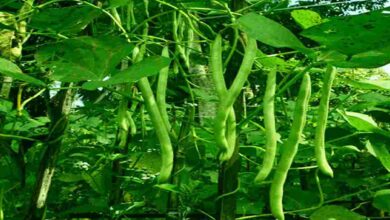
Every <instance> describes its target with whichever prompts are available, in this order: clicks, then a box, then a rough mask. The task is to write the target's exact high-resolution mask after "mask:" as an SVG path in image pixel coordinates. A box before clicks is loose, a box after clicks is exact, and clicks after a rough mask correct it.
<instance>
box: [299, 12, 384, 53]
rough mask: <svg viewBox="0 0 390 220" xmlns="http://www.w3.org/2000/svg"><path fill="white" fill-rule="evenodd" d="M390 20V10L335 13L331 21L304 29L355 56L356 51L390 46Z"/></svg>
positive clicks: (329, 47) (335, 48)
mask: <svg viewBox="0 0 390 220" xmlns="http://www.w3.org/2000/svg"><path fill="white" fill-rule="evenodd" d="M389 23H390V15H389V14H386V13H382V12H381V11H374V12H371V13H366V14H361V15H354V16H347V17H332V18H330V19H329V21H328V22H324V23H322V24H319V25H316V26H313V27H311V28H309V29H306V30H304V31H303V32H302V33H301V35H302V36H304V37H307V38H310V39H312V40H314V41H317V42H318V43H320V44H322V45H324V46H326V47H327V49H329V50H334V51H338V52H339V53H341V54H345V55H346V56H347V57H349V58H351V56H353V55H356V54H362V53H366V52H370V51H372V52H371V53H374V51H377V50H380V49H381V48H388V47H389V45H390V28H389ZM386 51H387V50H386ZM382 52H385V51H382ZM361 56H368V55H367V54H363V55H361ZM370 56H372V54H371V55H370ZM387 58H389V57H387Z"/></svg>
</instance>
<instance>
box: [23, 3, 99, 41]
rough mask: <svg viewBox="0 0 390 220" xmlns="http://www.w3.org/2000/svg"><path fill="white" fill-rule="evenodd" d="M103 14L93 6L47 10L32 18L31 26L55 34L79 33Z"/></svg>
mask: <svg viewBox="0 0 390 220" xmlns="http://www.w3.org/2000/svg"><path fill="white" fill-rule="evenodd" d="M100 14H101V11H100V10H99V9H96V8H93V7H91V6H81V5H78V6H71V7H65V8H45V9H42V10H41V11H40V12H39V13H38V14H35V15H33V16H32V18H31V22H30V23H29V26H30V27H32V28H35V29H39V30H42V31H49V32H54V33H66V34H67V33H77V32H79V31H81V30H83V29H84V28H85V27H86V26H87V25H88V24H89V23H90V22H91V21H92V20H93V19H95V18H96V17H98V16H99V15H100Z"/></svg>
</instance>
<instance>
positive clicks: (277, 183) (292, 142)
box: [270, 73, 311, 220]
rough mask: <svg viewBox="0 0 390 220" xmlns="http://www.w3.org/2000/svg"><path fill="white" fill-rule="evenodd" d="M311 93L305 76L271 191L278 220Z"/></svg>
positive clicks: (281, 216)
mask: <svg viewBox="0 0 390 220" xmlns="http://www.w3.org/2000/svg"><path fill="white" fill-rule="evenodd" d="M310 93H311V81H310V76H309V74H307V73H306V74H305V75H304V77H303V79H302V83H301V86H300V89H299V94H298V98H297V101H296V105H295V109H294V116H293V123H292V126H291V131H290V134H289V136H288V139H287V141H286V144H285V145H284V148H283V152H282V156H281V158H280V162H279V164H278V166H277V168H276V172H275V175H274V179H273V181H272V184H271V190H270V206H271V212H272V214H273V215H274V216H275V217H276V218H277V219H278V220H284V214H283V187H284V183H285V181H286V178H287V174H288V170H289V169H290V167H291V164H292V162H293V160H294V157H295V155H296V153H297V151H298V145H299V139H300V137H301V135H302V131H303V128H304V127H305V124H306V112H307V108H308V104H309V98H310Z"/></svg>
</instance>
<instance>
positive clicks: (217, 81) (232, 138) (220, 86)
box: [210, 35, 236, 154]
mask: <svg viewBox="0 0 390 220" xmlns="http://www.w3.org/2000/svg"><path fill="white" fill-rule="evenodd" d="M210 71H211V75H212V78H213V82H214V85H215V89H216V92H217V95H218V98H219V100H222V99H224V97H225V95H226V93H227V88H226V83H225V79H224V76H223V62H222V37H221V35H217V37H216V38H215V40H214V42H213V43H212V44H211V48H210ZM226 123H227V125H226V126H227V132H226V133H225V137H226V139H227V143H228V146H229V149H231V151H234V146H235V143H236V116H235V112H234V108H233V107H231V108H230V109H229V115H228V119H227V122H226ZM229 154H233V152H229Z"/></svg>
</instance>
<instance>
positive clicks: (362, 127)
mask: <svg viewBox="0 0 390 220" xmlns="http://www.w3.org/2000/svg"><path fill="white" fill-rule="evenodd" d="M344 116H345V119H346V120H347V121H348V123H349V124H350V125H352V127H354V128H356V129H357V130H359V131H368V132H375V131H377V130H378V129H379V128H378V125H377V124H376V122H375V121H374V119H372V118H371V117H370V116H368V115H365V114H362V113H357V112H345V115H344Z"/></svg>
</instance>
